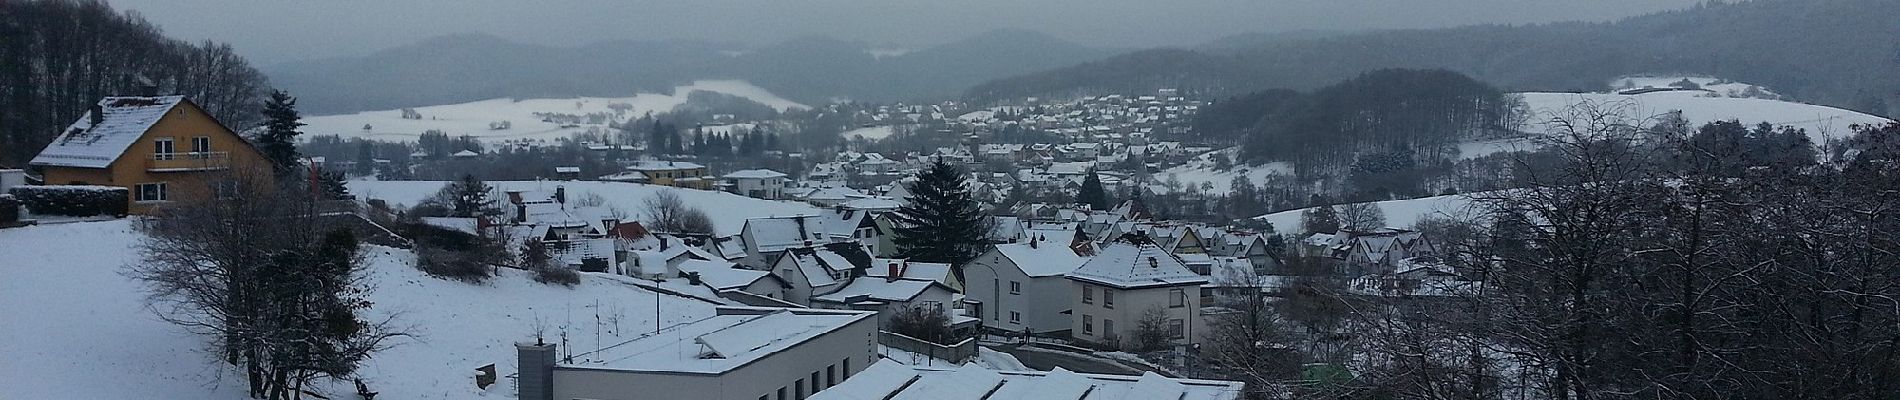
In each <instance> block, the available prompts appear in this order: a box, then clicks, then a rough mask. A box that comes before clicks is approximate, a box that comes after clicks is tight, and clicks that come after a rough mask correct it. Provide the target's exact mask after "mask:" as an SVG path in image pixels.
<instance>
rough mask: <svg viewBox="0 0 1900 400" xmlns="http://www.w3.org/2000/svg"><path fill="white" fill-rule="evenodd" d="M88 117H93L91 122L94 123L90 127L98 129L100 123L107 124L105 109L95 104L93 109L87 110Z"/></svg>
mask: <svg viewBox="0 0 1900 400" xmlns="http://www.w3.org/2000/svg"><path fill="white" fill-rule="evenodd" d="M86 115H87V116H89V117H91V119H90V121H91V122H92V123H91V124H90V125H89V126H93V127H96V126H99V124H100V123H104V122H106V110H105V107H100V106H99V105H98V104H93V105H92V108H88V109H86ZM88 129H91V128H88Z"/></svg>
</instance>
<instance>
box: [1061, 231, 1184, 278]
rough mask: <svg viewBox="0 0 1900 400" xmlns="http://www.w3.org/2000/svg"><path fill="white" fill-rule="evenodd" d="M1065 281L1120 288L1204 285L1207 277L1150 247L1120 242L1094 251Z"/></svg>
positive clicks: (1149, 244)
mask: <svg viewBox="0 0 1900 400" xmlns="http://www.w3.org/2000/svg"><path fill="white" fill-rule="evenodd" d="M1069 278H1070V279H1075V280H1080V281H1087V282H1094V283H1100V284H1104V285H1109V286H1115V287H1121V288H1139V287H1149V286H1174V285H1199V284H1204V283H1207V277H1204V276H1200V275H1197V274H1195V273H1194V271H1192V270H1189V269H1188V268H1187V266H1186V265H1183V264H1182V263H1181V260H1180V259H1178V258H1175V257H1174V255H1173V254H1168V252H1167V251H1165V250H1162V249H1161V248H1160V247H1156V246H1155V245H1154V244H1151V243H1141V244H1135V243H1129V242H1122V241H1117V242H1113V243H1110V244H1108V245H1106V246H1104V247H1102V248H1101V249H1100V250H1098V251H1096V253H1095V257H1094V258H1091V259H1089V261H1088V262H1086V263H1083V264H1082V267H1080V268H1076V269H1075V272H1071V273H1069Z"/></svg>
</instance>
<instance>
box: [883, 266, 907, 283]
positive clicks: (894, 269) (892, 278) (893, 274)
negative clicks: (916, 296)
mask: <svg viewBox="0 0 1900 400" xmlns="http://www.w3.org/2000/svg"><path fill="white" fill-rule="evenodd" d="M890 268H891V270H890V275H886V276H884V281H885V282H896V281H897V278H898V277H900V276H903V275H904V270H903V269H902V268H899V267H898V266H897V262H896V261H892V262H891V264H890Z"/></svg>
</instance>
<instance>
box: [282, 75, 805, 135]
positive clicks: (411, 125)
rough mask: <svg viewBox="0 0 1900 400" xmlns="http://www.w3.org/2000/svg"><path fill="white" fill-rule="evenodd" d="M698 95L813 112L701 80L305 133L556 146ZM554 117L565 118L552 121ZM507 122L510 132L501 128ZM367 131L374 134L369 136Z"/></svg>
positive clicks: (318, 122)
mask: <svg viewBox="0 0 1900 400" xmlns="http://www.w3.org/2000/svg"><path fill="white" fill-rule="evenodd" d="M694 91H708V92H718V93H725V94H729V95H733V96H739V97H744V98H747V99H751V100H752V101H756V102H759V103H761V104H765V105H767V106H771V107H772V108H776V109H778V110H780V111H784V110H792V109H805V108H808V107H806V106H805V105H803V104H799V103H797V102H793V101H791V100H786V99H785V98H782V97H779V96H778V95H774V94H772V92H770V91H767V90H765V89H762V88H759V87H758V86H753V85H752V84H751V83H747V82H746V81H739V80H702V81H695V82H693V83H692V84H690V85H682V86H679V87H675V88H673V93H671V94H658V93H641V94H637V95H634V96H633V97H613V98H608V97H581V98H568V99H521V100H517V99H491V100H482V101H476V102H469V103H462V104H450V105H438V106H427V107H415V108H413V110H415V112H416V115H411V117H419V118H403V110H383V111H365V112H360V113H355V114H344V115H324V116H314V117H306V118H304V120H303V122H304V123H305V124H308V125H306V126H304V127H303V132H304V133H307V134H311V135H339V136H343V137H361V138H369V139H379V140H391V141H415V140H416V138H417V137H420V136H421V135H422V133H423V132H425V131H428V130H431V129H436V130H441V131H444V132H448V134H449V135H450V136H460V135H472V136H475V137H478V138H481V139H484V140H490V141H496V140H516V139H528V140H549V141H551V140H554V139H558V138H564V137H568V136H569V135H572V134H575V133H583V132H588V131H590V130H592V131H596V132H605V131H606V129H608V128H607V123H608V122H609V121H626V120H629V119H635V118H639V117H640V116H641V115H645V114H646V113H648V112H653V113H662V112H667V111H672V110H673V108H674V107H678V106H679V105H681V104H686V99H687V95H689V94H691V93H692V92H694ZM549 115H561V117H558V118H550V117H549ZM502 122H506V123H507V125H508V126H507V127H506V128H505V129H497V128H501V127H500V126H498V124H499V123H502ZM364 126H368V127H369V128H370V129H368V130H364V129H363V127H364Z"/></svg>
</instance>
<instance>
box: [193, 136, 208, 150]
mask: <svg viewBox="0 0 1900 400" xmlns="http://www.w3.org/2000/svg"><path fill="white" fill-rule="evenodd" d="M199 143H204V147H202V148H200V147H198V144H199ZM191 152H192V153H210V152H211V137H210V136H193V137H192V138H191Z"/></svg>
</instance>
